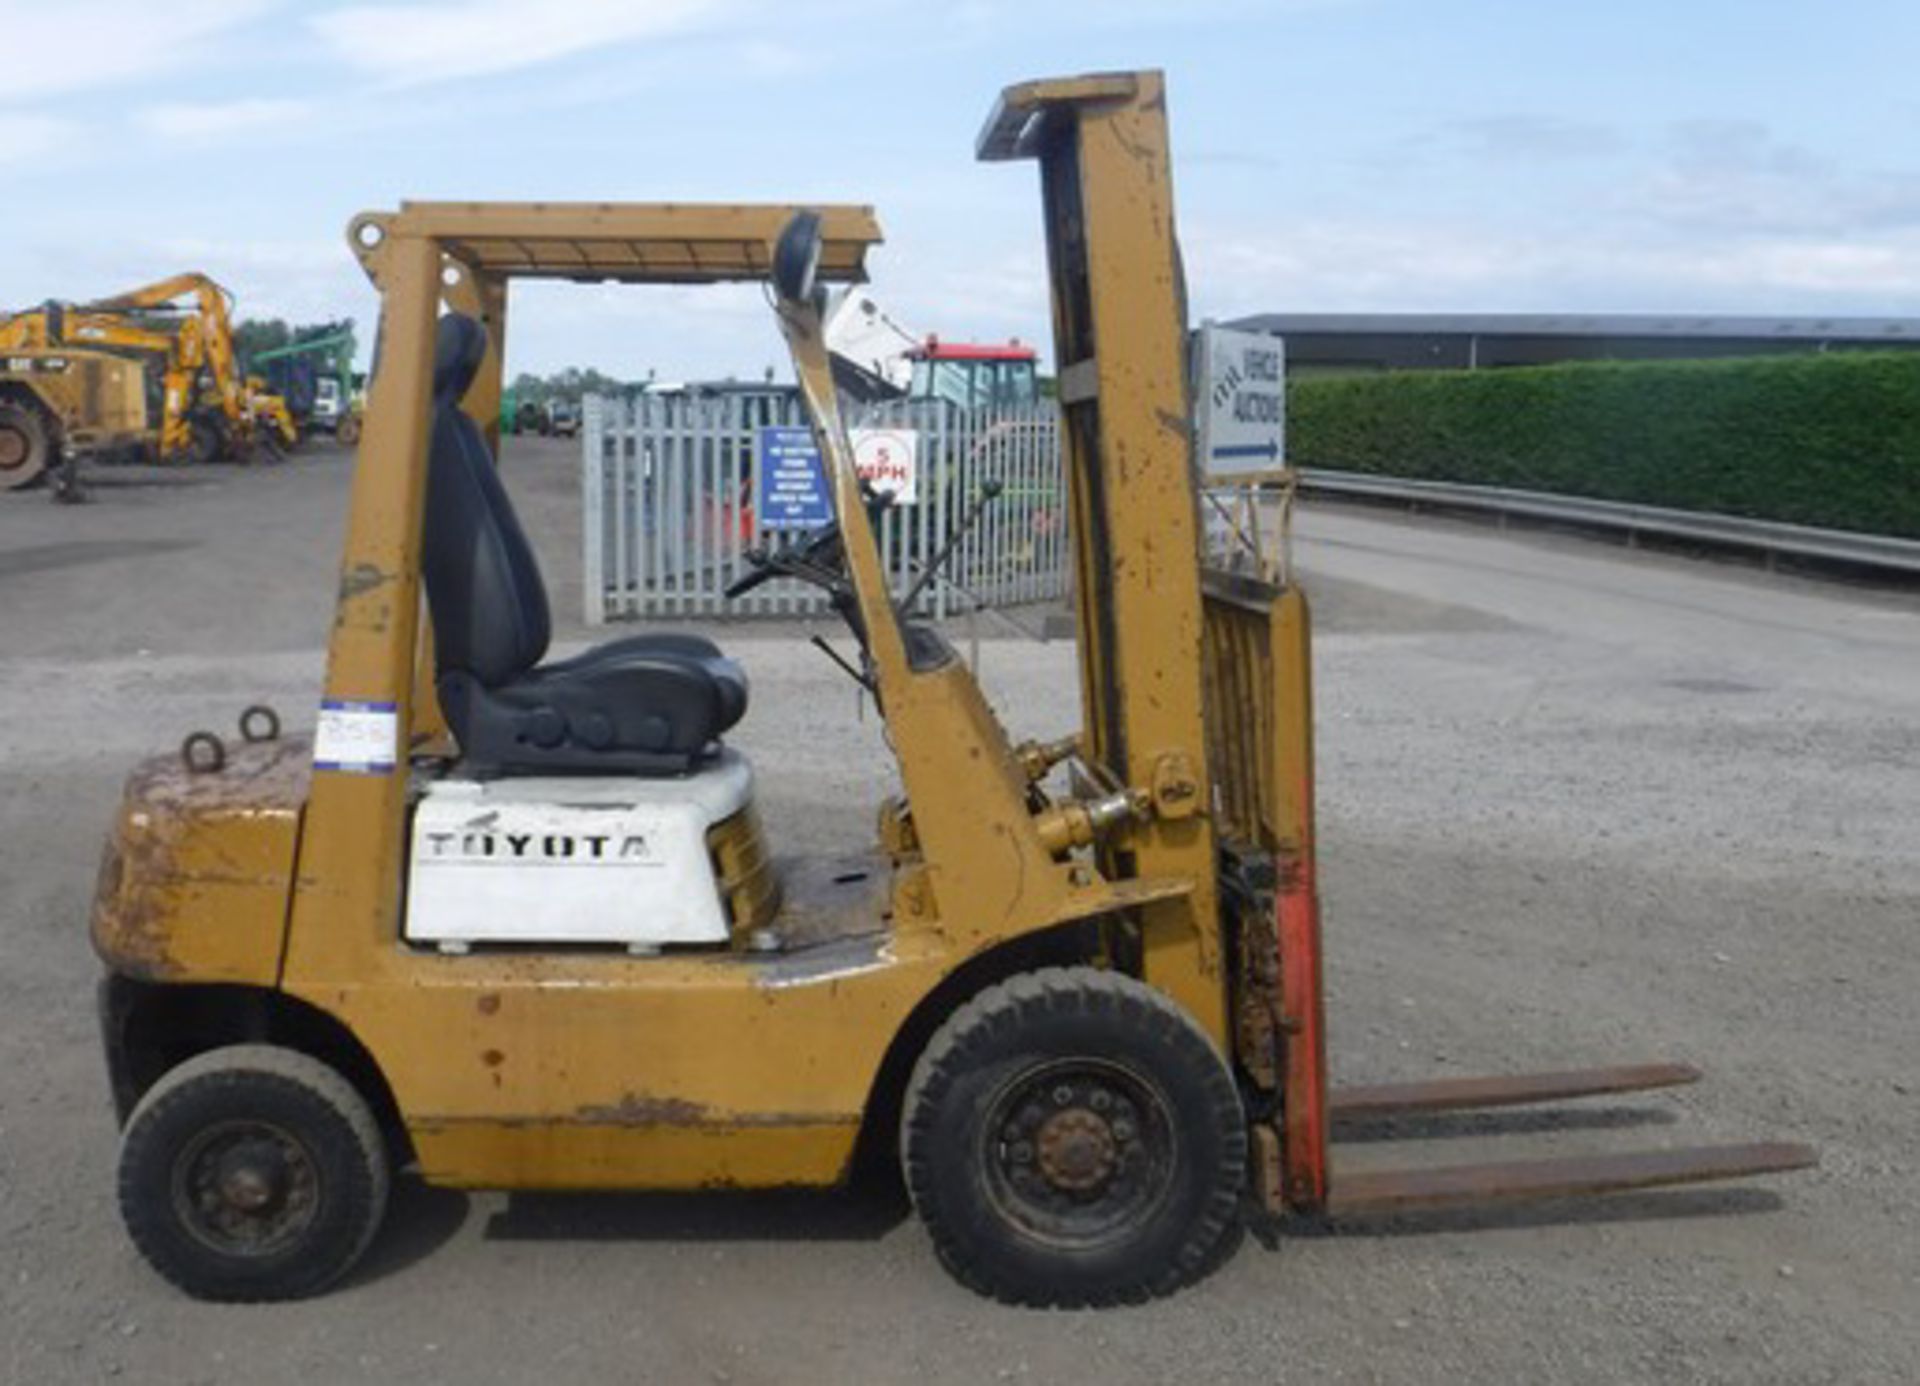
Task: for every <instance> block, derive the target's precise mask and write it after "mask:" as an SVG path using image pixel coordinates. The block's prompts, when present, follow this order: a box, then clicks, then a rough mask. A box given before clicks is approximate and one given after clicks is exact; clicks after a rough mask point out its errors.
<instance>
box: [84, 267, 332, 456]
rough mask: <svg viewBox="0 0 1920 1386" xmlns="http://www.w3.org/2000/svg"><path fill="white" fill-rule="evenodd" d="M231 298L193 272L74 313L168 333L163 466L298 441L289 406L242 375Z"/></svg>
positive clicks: (277, 447) (287, 445) (271, 449)
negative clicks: (169, 353) (183, 459)
mask: <svg viewBox="0 0 1920 1386" xmlns="http://www.w3.org/2000/svg"><path fill="white" fill-rule="evenodd" d="M232 297H233V296H232V295H231V294H230V293H228V292H227V290H226V289H224V288H222V287H221V286H220V285H219V284H216V283H215V282H214V281H213V280H211V279H209V278H208V277H207V276H206V275H204V274H199V273H194V272H191V271H190V272H188V273H185V274H176V275H174V276H172V277H171V278H168V279H162V280H159V281H158V282H156V283H153V284H148V285H146V286H145V287H143V288H138V289H132V290H129V291H128V292H126V293H122V294H115V295H113V296H112V297H110V298H103V299H97V300H95V301H94V302H92V303H87V304H82V305H81V306H80V307H79V309H78V310H77V312H78V314H79V315H80V316H81V317H82V318H86V319H89V320H92V321H101V320H109V319H110V320H117V321H118V322H120V323H123V324H125V326H126V327H128V328H131V329H135V330H145V331H155V330H158V331H162V332H170V333H171V334H172V336H173V339H174V344H175V345H174V351H173V355H172V358H171V360H170V362H169V366H168V369H167V372H166V377H165V395H164V400H163V404H162V411H161V423H160V439H159V448H158V451H159V454H160V456H161V458H162V459H163V460H164V459H168V458H175V457H188V458H191V459H192V460H194V461H199V462H211V461H215V460H218V459H221V458H236V459H244V458H246V457H248V456H250V455H251V453H252V450H253V449H254V448H255V447H256V446H260V447H265V448H266V449H268V450H269V452H274V451H282V450H284V449H287V448H291V447H292V446H293V445H294V444H295V443H297V442H298V441H299V438H300V430H299V428H298V427H297V426H296V425H295V423H294V421H293V415H292V413H291V411H289V410H288V408H287V404H286V401H285V400H283V399H281V398H280V396H278V395H275V394H270V393H268V392H267V391H266V390H265V389H264V388H262V387H261V385H260V383H259V382H258V381H255V380H253V379H251V378H249V377H248V376H247V375H246V374H245V373H244V372H242V371H241V369H240V359H239V355H238V353H237V352H236V351H235V350H234V345H233V314H232V308H231V304H232ZM189 300H190V302H191V306H188V301H189Z"/></svg>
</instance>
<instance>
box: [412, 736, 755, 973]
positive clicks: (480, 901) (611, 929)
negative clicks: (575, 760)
mask: <svg viewBox="0 0 1920 1386" xmlns="http://www.w3.org/2000/svg"><path fill="white" fill-rule="evenodd" d="M752 796H753V772H752V770H751V769H750V768H749V766H748V764H747V761H746V759H745V758H744V757H742V756H741V755H739V754H738V753H737V752H734V751H728V750H723V751H722V752H721V753H720V755H719V756H718V758H717V759H716V760H714V761H713V762H712V763H711V764H710V765H708V766H707V767H706V768H704V769H702V770H701V771H699V772H698V773H697V774H692V775H687V776H683V777H680V778H675V779H666V778H654V779H648V778H640V777H637V776H635V777H629V776H594V777H592V778H588V777H584V776H565V777H560V776H556V777H539V778H533V777H528V778H514V779H498V780H462V779H448V780H437V781H434V782H432V783H431V784H429V785H428V786H427V788H426V792H425V794H424V795H423V796H422V798H421V799H420V802H419V804H418V806H417V807H416V808H415V809H414V814H413V841H412V860H411V867H412V869H411V873H410V878H409V884H408V889H407V915H406V937H407V939H408V941H409V942H412V943H424V944H439V945H449V946H459V945H472V944H488V943H502V944H505V943H513V944H529V943H532V944H541V943H549V944H624V945H626V946H628V947H643V948H652V947H660V946H662V945H666V944H716V943H725V942H726V941H727V937H728V918H727V911H726V908H725V906H724V904H723V903H722V901H721V898H720V892H719V887H718V885H717V884H716V883H715V880H714V874H713V863H712V860H711V858H710V856H709V854H708V850H707V831H708V829H710V828H711V827H713V825H714V824H716V823H720V822H723V821H725V820H726V819H728V818H731V817H733V816H734V815H735V814H737V813H739V812H741V811H742V810H744V809H745V808H746V807H747V805H748V803H749V802H750V801H751V799H752Z"/></svg>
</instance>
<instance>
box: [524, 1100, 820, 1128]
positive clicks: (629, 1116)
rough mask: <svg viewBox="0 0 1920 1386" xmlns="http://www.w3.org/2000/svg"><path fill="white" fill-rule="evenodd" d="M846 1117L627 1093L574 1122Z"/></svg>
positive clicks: (814, 1122) (580, 1113) (733, 1123)
mask: <svg viewBox="0 0 1920 1386" xmlns="http://www.w3.org/2000/svg"><path fill="white" fill-rule="evenodd" d="M844 1120H845V1118H844V1117H841V1116H838V1115H833V1114H822V1113H819V1112H715V1111H714V1110H713V1109H712V1108H711V1107H708V1106H706V1105H705V1104H704V1103H700V1102H689V1101H688V1100H687V1099H686V1098H683V1097H655V1096H652V1095H651V1094H648V1093H639V1092H630V1093H627V1094H625V1095H624V1096H623V1097H621V1099H620V1100H619V1101H618V1102H615V1103H613V1104H611V1105H607V1106H588V1107H581V1108H578V1109H577V1110H576V1111H575V1112H574V1114H573V1123H578V1124H580V1125H585V1126H683V1127H697V1128H699V1129H701V1130H707V1131H733V1130H744V1129H747V1128H749V1127H752V1128H756V1129H757V1128H764V1127H768V1126H827V1125H838V1124H840V1123H841V1122H843V1121H844ZM556 1124H559V1125H567V1124H572V1123H568V1122H559V1123H556Z"/></svg>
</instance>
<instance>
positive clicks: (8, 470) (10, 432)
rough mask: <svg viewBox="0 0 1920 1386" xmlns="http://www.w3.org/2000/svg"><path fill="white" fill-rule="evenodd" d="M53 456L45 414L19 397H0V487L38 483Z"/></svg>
mask: <svg viewBox="0 0 1920 1386" xmlns="http://www.w3.org/2000/svg"><path fill="white" fill-rule="evenodd" d="M52 460H53V434H52V430H51V429H49V428H48V427H47V419H46V415H44V414H42V413H41V412H40V411H39V410H38V409H36V408H34V407H33V406H32V405H31V404H27V403H24V402H22V401H20V400H17V399H0V491H24V490H25V489H27V488H28V487H29V486H37V485H39V484H40V483H41V482H42V481H44V480H46V475H47V467H48V464H49V463H51V462H52Z"/></svg>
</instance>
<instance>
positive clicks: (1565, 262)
mask: <svg viewBox="0 0 1920 1386" xmlns="http://www.w3.org/2000/svg"><path fill="white" fill-rule="evenodd" d="M1186 244H1187V247H1188V268H1189V273H1190V276H1191V281H1192V285H1193V297H1194V316H1195V318H1196V319H1198V318H1199V317H1200V316H1202V315H1214V316H1219V317H1235V316H1239V315H1241V314H1245V313H1255V312H1280V311H1289V310H1291V311H1300V312H1306V311H1316V310H1318V311H1396V310H1397V311H1422V310H1428V311H1467V312H1471V311H1488V312H1493V311H1515V310H1524V311H1554V310H1568V311H1587V312H1597V311H1609V310H1612V311H1630V310H1643V311H1655V312H1658V311H1688V310H1703V311H1747V312H1772V311H1782V312H1785V311H1822V312H1855V313H1865V314H1899V313H1903V312H1913V311H1915V310H1916V309H1920V231H1917V230H1893V231H1887V232H1882V233H1877V234H1868V235H1861V234H1851V235H1820V234H1798V235H1776V234H1756V235H1745V236H1743V235H1694V236H1689V237H1685V238H1673V237H1661V236H1657V235H1643V234H1640V233H1638V232H1634V231H1623V230H1610V229H1608V228H1605V227H1592V228H1589V229H1587V230H1584V231H1577V232H1576V231H1568V230H1566V229H1565V228H1558V229H1553V230H1547V229H1531V228H1526V229H1523V228H1503V227H1497V226H1490V225H1485V224H1473V223H1471V222H1466V221H1454V222H1441V221H1438V220H1428V221H1424V222H1422V223H1420V224H1418V225H1416V226H1407V225H1405V224H1400V223H1395V222H1387V221H1380V222H1375V221H1370V220H1361V219H1353V220H1346V221H1315V222H1300V223H1295V224H1292V225H1278V226H1273V227H1269V228H1264V229H1262V230H1261V231H1260V232H1258V233H1254V232H1250V231H1241V230H1238V229H1233V230H1221V229H1219V228H1207V229H1200V230H1197V231H1195V232H1192V233H1190V234H1189V235H1188V237H1187V239H1186Z"/></svg>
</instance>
